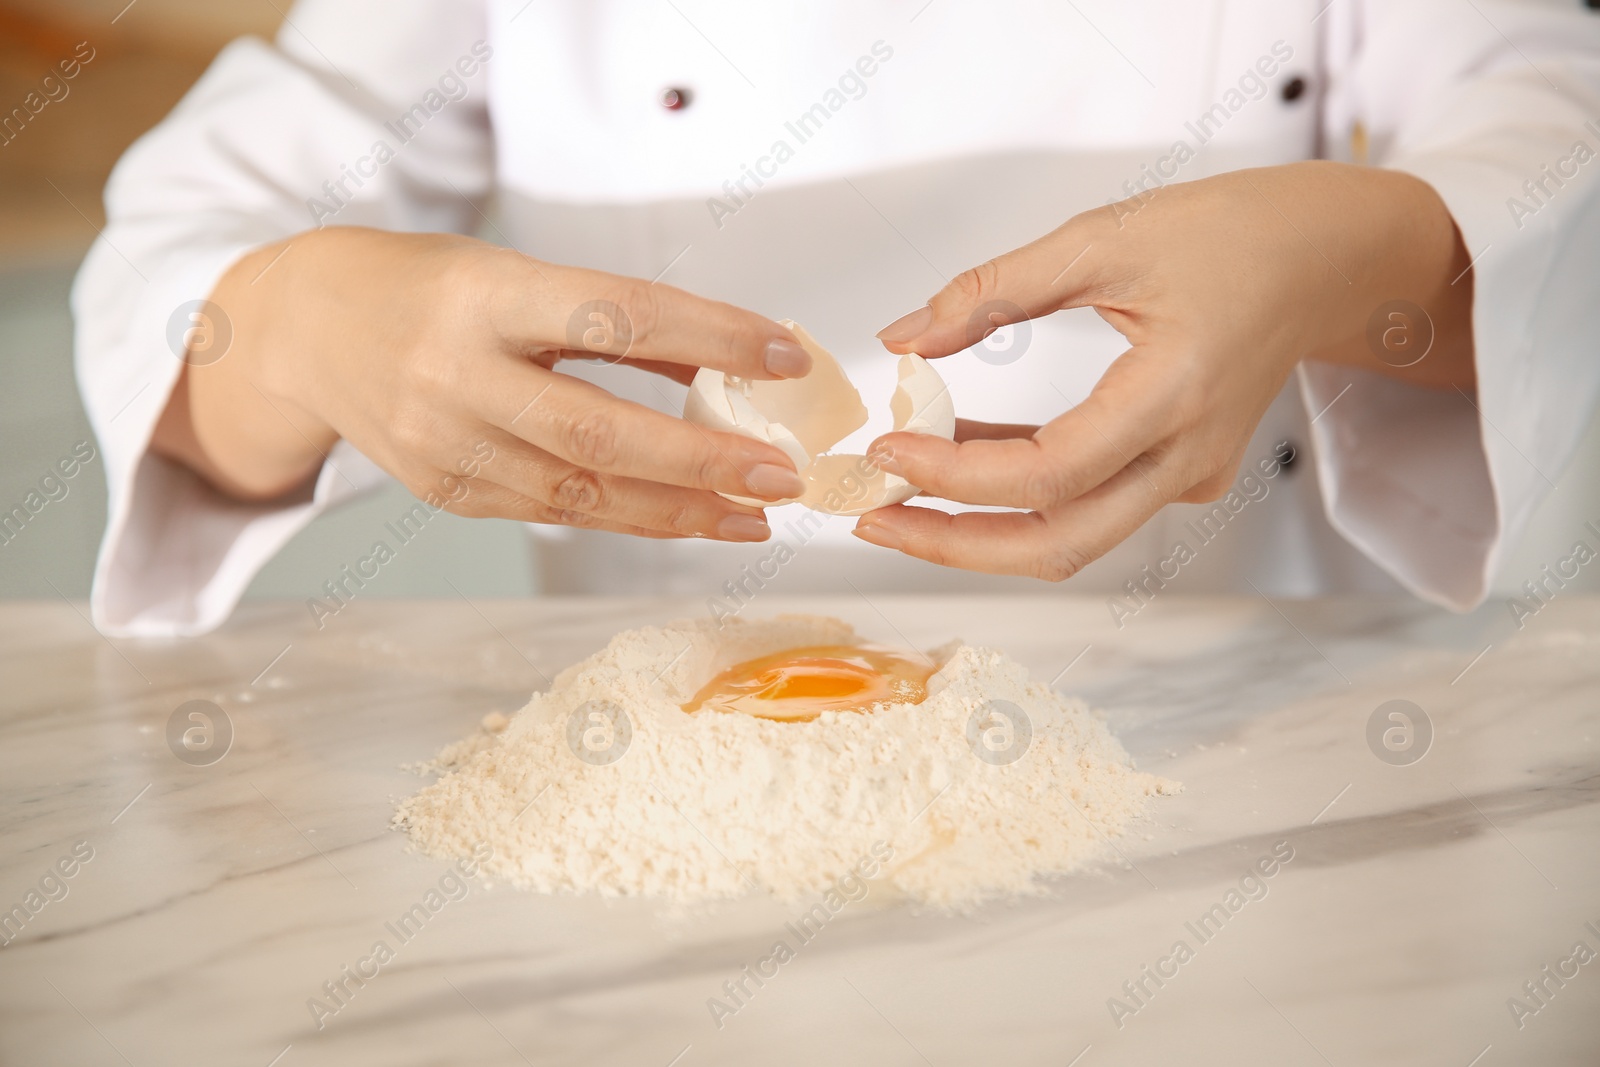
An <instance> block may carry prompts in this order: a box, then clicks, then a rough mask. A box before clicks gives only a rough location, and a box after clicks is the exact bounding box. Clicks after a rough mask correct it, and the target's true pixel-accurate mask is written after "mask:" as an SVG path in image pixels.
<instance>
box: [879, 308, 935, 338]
mask: <svg viewBox="0 0 1600 1067" xmlns="http://www.w3.org/2000/svg"><path fill="white" fill-rule="evenodd" d="M932 325H933V308H931V307H928V306H927V305H926V304H924V305H923V306H922V307H919V308H918V309H917V310H915V311H913V312H912V313H911V314H909V315H901V316H900V317H899V318H898V319H895V320H894V321H893V322H891V323H890V324H889V325H887V326H885V327H884V328H883V329H881V330H879V331H878V340H880V341H888V342H890V343H891V344H898V343H900V342H901V341H909V340H911V339H912V338H913V337H920V336H921V335H922V332H923V331H924V330H926V329H927V328H928V327H929V326H932Z"/></svg>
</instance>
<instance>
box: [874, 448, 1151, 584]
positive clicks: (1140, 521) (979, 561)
mask: <svg viewBox="0 0 1600 1067" xmlns="http://www.w3.org/2000/svg"><path fill="white" fill-rule="evenodd" d="M1147 478H1148V472H1146V471H1144V470H1141V469H1135V468H1129V469H1126V470H1124V471H1122V472H1121V473H1119V474H1118V475H1117V476H1116V477H1114V478H1112V479H1111V480H1110V481H1109V482H1107V483H1106V484H1104V485H1102V486H1101V487H1099V488H1098V489H1096V490H1094V491H1093V492H1091V493H1089V494H1087V495H1086V496H1084V497H1081V498H1079V499H1078V500H1075V501H1073V502H1072V503H1071V504H1069V505H1067V506H1066V507H1064V508H1061V509H1058V510H1057V511H1054V512H1051V513H1050V514H1049V515H1048V516H1046V515H1041V514H1039V513H1038V512H1026V513H1019V512H966V513H964V514H960V515H950V514H947V513H946V512H943V511H934V510H932V509H930V508H913V507H906V506H905V505H903V504H900V505H896V506H894V507H890V508H879V509H878V510H877V511H869V512H868V513H867V514H865V515H863V516H862V517H861V519H860V521H859V522H858V523H857V524H856V528H855V531H854V532H855V535H856V536H857V537H860V538H861V539H862V540H864V541H869V542H871V543H872V544H875V545H881V546H883V547H885V548H894V549H898V550H899V551H901V552H904V553H905V554H906V555H908V556H915V557H917V558H918V559H925V560H928V561H929V562H930V563H938V564H940V565H941V566H946V567H959V568H961V569H963V570H971V571H982V572H984V573H988V574H1023V575H1028V576H1030V577H1034V578H1042V579H1044V580H1046V581H1052V582H1059V581H1063V580H1065V579H1067V578H1070V577H1072V576H1073V575H1074V574H1076V573H1078V571H1080V570H1082V569H1083V568H1084V567H1086V566H1088V564H1090V563H1091V562H1093V561H1094V560H1096V559H1099V558H1100V557H1101V556H1103V555H1105V554H1106V553H1107V552H1108V551H1110V550H1111V549H1112V548H1114V547H1115V546H1116V545H1118V544H1120V543H1121V542H1122V541H1123V540H1125V539H1126V538H1127V537H1128V535H1129V534H1131V533H1133V532H1134V531H1135V530H1137V529H1138V528H1139V527H1140V526H1143V525H1144V524H1145V523H1146V522H1147V521H1149V519H1150V517H1151V516H1152V515H1154V514H1155V513H1156V512H1157V511H1159V510H1161V508H1162V506H1163V505H1165V504H1166V503H1167V499H1168V498H1167V496H1166V494H1164V493H1161V492H1159V491H1157V490H1154V489H1153V488H1152V485H1151V483H1150V481H1149V480H1147Z"/></svg>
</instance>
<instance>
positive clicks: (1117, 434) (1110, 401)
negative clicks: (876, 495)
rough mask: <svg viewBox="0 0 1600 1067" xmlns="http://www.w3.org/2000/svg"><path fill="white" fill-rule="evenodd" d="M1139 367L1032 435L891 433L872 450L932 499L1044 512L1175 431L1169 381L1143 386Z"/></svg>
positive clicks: (1106, 381)
mask: <svg viewBox="0 0 1600 1067" xmlns="http://www.w3.org/2000/svg"><path fill="white" fill-rule="evenodd" d="M1129 354H1130V355H1132V354H1133V353H1129ZM1126 358H1127V357H1126V356H1125V357H1124V359H1126ZM1120 362H1121V361H1120V360H1119V363H1120ZM1112 370H1113V371H1118V368H1117V367H1116V366H1115V365H1114V366H1113V368H1112ZM1137 371H1138V368H1135V370H1134V371H1133V372H1129V371H1128V370H1127V369H1126V367H1125V368H1124V369H1123V370H1121V371H1118V372H1117V373H1116V374H1113V373H1112V372H1111V371H1108V372H1107V373H1106V376H1105V378H1103V379H1102V380H1101V382H1100V384H1099V385H1098V386H1096V387H1095V390H1094V392H1092V393H1090V394H1089V396H1088V397H1087V398H1085V399H1084V401H1083V403H1081V404H1079V405H1078V406H1077V407H1075V408H1072V409H1071V410H1070V411H1067V412H1065V413H1064V414H1062V415H1060V416H1058V417H1057V418H1054V419H1052V420H1050V421H1049V422H1048V423H1046V424H1045V425H1043V426H1041V427H1039V429H1038V430H1037V432H1035V433H1034V434H1033V436H1032V437H1030V438H1021V437H1012V438H1000V439H994V438H979V439H975V440H974V439H967V440H963V441H961V442H960V443H957V442H954V441H947V440H945V439H944V438H942V437H936V436H934V435H932V434H913V433H891V434H885V435H884V436H882V437H880V438H878V439H877V440H876V441H874V442H873V443H872V446H871V448H870V449H869V450H868V453H869V454H870V455H872V456H873V457H874V459H875V460H877V461H878V463H879V465H880V466H882V467H883V469H884V470H887V471H889V472H890V473H891V474H898V475H900V476H901V477H902V478H905V479H906V480H907V481H909V482H910V483H911V484H912V485H915V486H917V487H918V488H920V489H921V490H922V491H923V492H924V493H926V494H928V495H930V496H939V497H944V498H945V499H946V500H955V501H959V502H961V503H964V504H998V505H1001V506H1003V507H1011V508H1021V509H1024V510H1028V511H1043V510H1047V509H1049V508H1052V507H1055V506H1057V505H1059V504H1062V503H1064V502H1066V501H1068V500H1071V499H1073V498H1074V497H1078V496H1081V495H1083V494H1084V493H1087V492H1088V491H1089V490H1091V489H1093V488H1094V487H1095V486H1097V485H1099V484H1101V483H1102V482H1104V481H1105V480H1106V479H1108V478H1110V477H1111V476H1112V475H1114V474H1115V473H1117V472H1118V471H1120V470H1122V469H1123V468H1124V467H1126V466H1127V465H1128V464H1129V463H1131V462H1132V461H1133V459H1134V457H1136V456H1138V455H1140V454H1142V453H1144V452H1146V451H1148V450H1149V449H1150V448H1152V447H1153V446H1155V445H1157V444H1158V443H1160V442H1161V441H1162V440H1164V439H1165V438H1166V437H1167V436H1168V435H1169V434H1170V433H1171V431H1172V427H1171V426H1170V425H1169V423H1170V421H1171V419H1170V415H1169V412H1170V410H1171V405H1172V403H1173V398H1172V396H1171V395H1170V394H1171V392H1172V389H1171V387H1170V385H1166V384H1162V383H1156V384H1155V385H1152V386H1150V387H1145V386H1143V385H1142V384H1141V383H1140V381H1139V379H1140V378H1142V377H1143V375H1142V374H1140V373H1138V372H1137Z"/></svg>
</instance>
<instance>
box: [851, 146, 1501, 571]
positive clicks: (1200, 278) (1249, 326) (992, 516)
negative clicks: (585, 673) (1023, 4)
mask: <svg viewBox="0 0 1600 1067" xmlns="http://www.w3.org/2000/svg"><path fill="white" fill-rule="evenodd" d="M1468 265H1469V260H1468V257H1467V253H1466V251H1465V249H1464V248H1463V247H1462V243H1461V239H1460V236H1459V235H1458V233H1457V231H1456V228H1455V224H1454V221H1453V220H1452V219H1451V217H1450V214H1449V211H1448V209H1447V208H1446V207H1445V205H1444V203H1443V201H1442V200H1440V198H1439V196H1438V194H1437V193H1436V192H1434V190H1433V188H1432V187H1431V186H1429V185H1427V184H1426V183H1424V182H1422V181H1421V180H1419V179H1417V178H1414V177H1411V176H1410V175H1407V174H1403V173H1399V172H1396V171H1384V170H1378V169H1374V168H1367V167H1355V166H1348V165H1343V164H1335V163H1297V164H1290V165H1287V166H1281V167H1268V168H1263V169H1259V170H1247V171H1236V172H1233V173H1230V174H1224V175H1220V176H1218V177H1214V178H1206V179H1202V180H1199V181H1194V182H1187V183H1183V184H1176V185H1169V186H1166V187H1165V188H1162V189H1160V190H1157V191H1155V192H1153V193H1147V194H1145V195H1144V196H1143V197H1141V198H1137V199H1133V200H1128V201H1124V202H1122V203H1120V204H1114V205H1111V206H1108V207H1104V208H1099V209H1096V210H1093V211H1089V212H1085V213H1084V214H1081V215H1078V216H1076V217H1074V218H1073V219H1071V220H1069V221H1068V222H1067V223H1066V224H1065V225H1063V226H1062V227H1060V228H1059V229H1057V230H1055V231H1054V232H1053V233H1050V234H1048V235H1046V236H1045V237H1043V238H1041V239H1039V240H1038V241H1035V242H1033V243H1032V244H1029V245H1026V246H1024V247H1022V248H1019V249H1017V250H1016V251H1013V252H1009V253H1007V254H1006V255H1003V256H1001V257H1000V258H998V259H995V260H991V261H990V262H988V263H985V264H983V265H982V266H979V267H976V268H974V269H972V270H969V271H967V272H966V273H964V274H962V275H960V276H959V277H957V278H956V279H955V280H954V281H952V282H951V283H950V284H949V285H948V286H946V287H945V288H944V289H943V290H942V291H941V292H940V293H939V294H938V295H937V296H935V297H934V298H933V299H932V300H931V301H929V303H928V306H927V307H924V308H921V309H919V310H917V311H915V312H912V313H911V314H910V315H907V316H905V317H904V318H902V319H900V320H898V321H897V322H895V323H893V324H892V325H890V326H889V327H887V328H886V329H885V330H884V331H883V332H882V333H880V334H879V335H878V336H879V337H880V338H881V339H882V340H883V342H884V344H885V346H886V347H887V348H889V350H890V351H892V352H897V353H904V352H916V353H918V354H920V355H922V356H924V357H927V358H936V357H939V356H946V355H949V354H951V353H953V352H958V351H960V350H962V349H964V348H967V347H969V346H971V345H972V344H974V343H976V342H977V341H979V340H981V339H982V338H983V337H984V336H985V335H986V334H987V333H988V332H989V331H990V330H993V329H995V328H997V327H999V326H1003V325H1006V324H1009V323H1012V322H1017V321H1020V320H1022V319H1028V318H1037V317H1040V316H1043V315H1048V314H1050V313H1051V312H1054V311H1059V310H1062V309H1064V308H1072V307H1086V306H1087V307H1093V308H1094V309H1095V310H1096V311H1097V312H1099V314H1100V316H1101V317H1102V318H1104V319H1105V320H1106V321H1107V322H1109V323H1110V324H1111V325H1112V326H1113V327H1115V328H1116V329H1117V331H1118V332H1119V333H1121V334H1122V335H1123V336H1124V337H1125V338H1126V339H1127V341H1128V343H1129V346H1130V347H1129V348H1128V350H1127V351H1126V352H1125V353H1123V354H1122V355H1121V356H1119V357H1118V358H1117V360H1116V361H1115V362H1114V363H1113V364H1112V365H1111V367H1110V368H1109V369H1108V370H1107V371H1106V373H1105V375H1104V376H1103V377H1102V378H1101V379H1100V381H1099V383H1098V384H1097V385H1096V386H1095V388H1094V390H1093V391H1092V392H1091V393H1090V395H1089V396H1088V397H1087V398H1086V399H1085V400H1084V401H1083V402H1082V403H1081V404H1079V405H1078V406H1077V407H1074V408H1072V409H1071V410H1069V411H1067V412H1065V413H1064V414H1062V415H1061V416H1059V417H1058V418H1056V419H1053V420H1051V421H1050V422H1049V423H1046V424H1045V425H1044V426H1041V427H1032V426H999V425H990V424H985V423H972V422H966V423H963V424H962V425H961V426H960V428H959V430H958V433H957V438H958V442H959V443H957V442H951V441H946V440H943V439H940V438H937V437H933V436H930V435H925V434H908V433H896V434H888V435H886V436H884V437H881V438H879V440H878V441H877V442H875V443H874V445H873V455H874V456H875V458H880V457H881V461H882V465H883V466H884V467H885V468H886V469H888V470H889V471H891V472H892V473H896V474H901V475H903V476H904V477H905V478H907V479H909V480H910V481H911V482H912V483H913V484H914V485H917V486H920V487H921V488H922V490H923V492H924V493H926V494H930V495H933V496H940V497H944V498H946V499H949V500H953V501H959V502H962V503H967V504H982V505H1000V506H1003V507H1008V508H1015V509H1019V510H1016V511H1010V512H967V513H963V514H958V515H949V514H947V513H945V512H943V511H936V510H933V509H929V508H916V507H906V506H904V505H900V506H895V507H889V508H880V509H878V510H877V511H873V512H869V513H868V514H866V515H864V516H862V518H861V520H860V522H859V523H858V524H857V526H856V529H855V533H856V536H858V537H860V538H862V539H863V540H866V541H870V542H871V543H873V544H877V545H882V546H884V547H887V548H894V549H898V550H900V551H902V552H905V553H906V554H908V555H912V556H917V557H920V558H922V559H926V560H931V561H932V562H935V563H941V564H945V565H948V566H953V567H961V568H965V569H967V570H976V571H988V572H991V573H999V574H1026V575H1032V576H1034V577H1038V578H1044V579H1048V580H1051V581H1059V580H1062V579H1064V578H1069V577H1071V576H1072V575H1073V574H1075V573H1077V572H1078V571H1079V570H1080V569H1082V568H1083V567H1084V566H1085V565H1086V564H1088V563H1089V562H1090V561H1092V560H1094V559H1096V558H1098V557H1099V556H1101V555H1102V554H1104V553H1105V552H1107V551H1108V550H1110V549H1111V548H1112V547H1113V546H1115V545H1116V544H1117V543H1118V542H1120V541H1122V540H1123V539H1124V538H1126V537H1127V536H1128V535H1129V534H1131V533H1133V532H1134V531H1135V530H1136V529H1138V528H1139V527H1140V526H1142V525H1143V524H1144V523H1145V521H1146V520H1148V519H1149V518H1150V517H1151V516H1153V515H1154V514H1155V513H1156V512H1157V511H1158V510H1160V509H1161V508H1162V507H1163V506H1165V505H1166V504H1169V503H1172V502H1175V501H1182V502H1197V501H1206V500H1215V499H1217V498H1219V497H1220V496H1222V495H1223V494H1224V493H1225V492H1226V491H1227V488H1228V486H1229V485H1230V484H1232V482H1233V480H1234V476H1235V474H1236V472H1237V471H1238V468H1239V465H1240V462H1241V461H1242V459H1243V456H1244V451H1245V448H1246V446H1247V445H1248V443H1249V440H1250V437H1251V434H1252V432H1253V431H1254V430H1255V428H1256V425H1257V423H1258V422H1260V420H1261V417H1262V415H1263V414H1264V413H1265V411H1266V409H1267V406H1268V405H1269V404H1270V403H1271V402H1272V400H1273V398H1274V397H1276V396H1277V395H1278V393H1279V391H1280V390H1281V389H1282V388H1283V384H1284V381H1285V380H1286V379H1287V377H1288V375H1289V373H1290V371H1291V370H1293V368H1294V366H1295V365H1296V364H1297V363H1298V362H1300V361H1301V360H1303V359H1321V360H1328V361H1332V362H1339V363H1346V364H1351V365H1357V366H1364V367H1368V368H1370V369H1374V370H1378V371H1381V372H1383V373H1386V374H1391V375H1395V376H1397V377H1401V378H1403V379H1405V380H1408V381H1411V382H1414V383H1417V384H1421V385H1429V386H1436V387H1445V388H1448V387H1451V386H1458V387H1460V388H1463V389H1468V390H1470V389H1471V387H1472V384H1473V381H1474V376H1473V365H1472V337H1471V308H1472V283H1471V277H1470V275H1468V274H1467V268H1468ZM1391 301H1408V302H1410V303H1411V304H1413V305H1416V306H1417V307H1419V308H1421V309H1422V310H1423V311H1424V313H1425V315H1426V317H1427V318H1428V319H1431V328H1432V333H1433V338H1432V347H1431V349H1430V350H1429V351H1428V354H1427V358H1425V359H1423V360H1422V361H1421V362H1419V363H1416V364H1413V365H1411V366H1406V367H1400V366H1396V364H1397V363H1401V362H1404V361H1403V360H1397V359H1394V358H1392V357H1391V358H1380V357H1379V354H1378V353H1377V352H1375V351H1374V350H1373V348H1372V347H1370V346H1369V344H1368V341H1367V332H1368V322H1369V320H1370V319H1372V317H1373V315H1374V313H1375V312H1376V311H1378V309H1380V307H1382V306H1383V305H1385V304H1387V303H1389V302H1391ZM1413 325H1414V326H1416V327H1417V328H1423V327H1424V326H1425V324H1424V323H1421V322H1418V323H1414V324H1413ZM1385 355H1388V354H1387V353H1386V354H1385Z"/></svg>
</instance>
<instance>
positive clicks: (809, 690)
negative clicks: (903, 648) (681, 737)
mask: <svg viewBox="0 0 1600 1067" xmlns="http://www.w3.org/2000/svg"><path fill="white" fill-rule="evenodd" d="M936 669H937V668H936V667H935V666H934V663H933V661H932V660H930V659H929V658H928V657H926V656H924V655H922V654H920V653H917V652H900V651H897V650H895V649H888V648H878V647H876V646H874V645H808V646H806V647H805V648H791V649H786V650H785V651H782V652H773V653H771V654H769V655H765V656H760V657H758V658H756V659H752V660H746V661H745V662H743V663H736V664H734V665H733V666H732V667H729V668H728V669H727V670H725V671H723V672H722V673H721V674H719V675H717V676H716V677H715V678H713V679H711V681H709V682H707V683H706V684H705V685H704V686H702V687H701V689H700V691H699V692H698V693H696V694H695V695H694V699H692V700H690V701H689V702H688V703H687V704H684V705H683V710H684V711H688V712H696V711H731V712H742V713H744V714H746V715H755V716H757V717H758V718H762V719H776V720H778V721H779V722H810V721H811V720H812V719H815V718H816V717H817V716H818V715H821V714H822V713H823V712H825V711H871V710H872V706H873V705H874V704H878V703H882V702H893V703H901V704H920V703H922V701H923V699H924V698H925V697H926V696H927V695H928V679H929V678H930V677H932V676H933V672H934V671H935V670H936Z"/></svg>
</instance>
